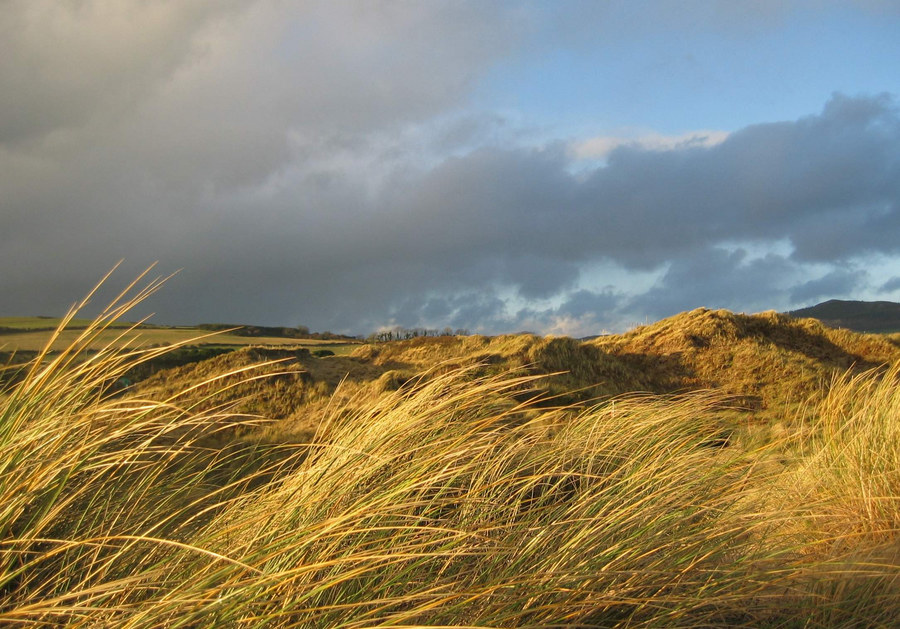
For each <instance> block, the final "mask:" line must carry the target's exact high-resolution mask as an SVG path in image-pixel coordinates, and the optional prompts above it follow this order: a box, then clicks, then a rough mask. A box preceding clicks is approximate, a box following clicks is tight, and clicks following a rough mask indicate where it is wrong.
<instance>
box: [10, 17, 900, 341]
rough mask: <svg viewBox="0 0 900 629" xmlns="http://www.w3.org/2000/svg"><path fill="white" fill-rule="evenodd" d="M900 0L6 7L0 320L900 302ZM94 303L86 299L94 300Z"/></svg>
mask: <svg viewBox="0 0 900 629" xmlns="http://www.w3.org/2000/svg"><path fill="white" fill-rule="evenodd" d="M898 34H900V3H898V2H894V1H893V0H884V1H878V0H867V1H864V0H860V1H858V2H849V1H842V2H829V1H827V0H819V1H815V2H812V1H810V2H805V1H801V0H796V1H787V2H784V1H781V0H778V1H768V0H759V1H756V2H741V3H737V2H732V1H731V0H721V1H715V0H688V1H686V2H675V1H669V0H627V1H618V0H609V1H603V2H594V1H585V2H579V1H576V0H560V1H545V2H539V1H531V2H529V1H522V2H511V1H509V2H505V1H501V0H496V1H491V2H484V1H472V2H466V1H461V0H430V1H429V2H419V1H399V0H398V1H390V2H389V1H384V2H380V1H375V0H371V1H363V0H360V1H358V2H356V1H354V2H349V1H347V2H335V1H321V2H319V1H316V0H307V1H304V2H288V1H286V0H284V1H282V0H239V1H238V0H189V1H183V0H169V1H166V0H160V1H156V2H143V1H138V0H134V1H128V0H121V1H114V0H82V1H75V0H71V1H58V0H0V42H2V44H0V48H2V54H0V269H2V273H0V316H12V315H46V316H60V315H61V314H63V313H64V312H65V311H66V310H67V309H68V307H69V306H70V305H71V304H72V303H74V302H76V301H77V300H79V299H80V298H81V297H82V296H84V295H85V294H86V293H87V292H88V291H89V290H90V288H92V286H93V285H94V284H95V283H96V281H97V280H99V279H100V277H102V276H103V275H104V274H105V273H106V272H107V271H108V270H110V269H111V268H112V267H113V266H114V265H115V264H116V263H117V262H118V261H119V260H123V262H122V264H121V266H120V267H119V268H118V269H117V271H116V273H115V274H114V275H113V277H112V279H111V280H110V281H109V284H108V289H107V290H113V289H117V288H120V287H121V286H123V285H124V284H127V283H128V282H129V281H130V280H131V279H132V278H133V277H134V276H136V275H137V274H138V273H139V272H140V271H142V270H143V269H145V268H146V267H148V266H149V265H151V264H153V263H154V262H155V263H157V264H156V267H155V268H154V271H153V273H160V274H163V275H168V274H169V273H172V272H176V271H177V273H176V274H175V276H174V277H173V278H171V279H170V280H169V281H168V282H167V283H166V285H165V286H164V287H163V288H162V290H161V291H159V292H158V293H157V294H156V295H154V296H153V297H152V298H151V299H150V300H148V301H147V302H146V303H145V304H143V305H141V306H140V309H139V311H137V312H136V313H135V315H136V316H145V315H146V314H150V313H154V316H153V318H152V319H151V320H152V321H154V322H157V323H166V324H195V323H201V322H228V323H250V324H257V325H284V326H296V325H305V326H308V327H309V328H311V329H313V330H318V331H325V330H329V331H332V332H342V333H350V334H368V333H371V332H373V331H376V330H379V329H382V328H385V327H392V326H398V325H399V326H404V327H427V328H438V329H443V328H445V327H451V328H453V329H458V328H463V329H466V330H469V331H471V332H479V333H485V334H496V333H504V332H520V331H526V330H527V331H532V332H536V333H540V334H566V335H572V336H587V335H593V334H600V333H604V332H618V331H622V330H625V329H628V328H629V327H632V326H634V325H636V324H639V323H647V322H650V321H655V320H658V319H660V318H663V317H667V316H670V315H673V314H676V313H678V312H681V311H684V310H691V309H694V308H697V307H707V308H728V309H730V310H733V311H735V312H758V311H762V310H770V309H774V310H779V311H786V310H790V309H796V308H800V307H803V306H808V305H812V304H815V303H818V302H821V301H825V300H827V299H832V298H838V299H866V300H892V301H900V71H898V69H897V59H900V36H898ZM105 295H106V294H105V293H101V294H100V295H99V296H98V297H97V298H96V299H95V306H94V307H96V305H98V304H99V303H100V302H101V301H102V299H103V298H104V297H105Z"/></svg>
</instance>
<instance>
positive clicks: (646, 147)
mask: <svg viewBox="0 0 900 629" xmlns="http://www.w3.org/2000/svg"><path fill="white" fill-rule="evenodd" d="M728 135H729V134H728V132H727V131H716V130H702V131H687V132H685V133H682V134H679V135H662V134H660V133H654V132H650V133H635V134H634V135H632V136H624V137H621V136H598V137H594V138H588V139H587V140H578V141H577V142H574V143H573V145H572V148H571V151H572V155H573V157H574V158H575V159H606V158H607V157H608V156H609V154H610V153H612V152H613V151H614V150H616V149H617V148H619V147H625V148H629V149H632V150H642V151H672V150H683V149H688V148H709V147H711V146H715V145H716V144H721V143H722V142H724V141H725V140H726V139H727V138H728Z"/></svg>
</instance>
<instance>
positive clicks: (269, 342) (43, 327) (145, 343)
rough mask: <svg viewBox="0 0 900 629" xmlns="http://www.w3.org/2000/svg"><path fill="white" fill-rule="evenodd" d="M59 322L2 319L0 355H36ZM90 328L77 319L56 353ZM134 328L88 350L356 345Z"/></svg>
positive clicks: (107, 334) (338, 348)
mask: <svg viewBox="0 0 900 629" xmlns="http://www.w3.org/2000/svg"><path fill="white" fill-rule="evenodd" d="M58 323H59V319H50V318H43V317H4V318H0V351H6V352H10V351H24V352H35V351H38V350H40V349H42V348H43V347H44V346H45V344H46V343H47V340H48V339H49V338H50V335H51V334H52V332H53V330H55V326H56V325H57V324H58ZM90 324H91V321H90V320H89V319H75V320H73V321H72V322H71V323H70V325H69V326H67V329H66V330H64V331H63V332H62V333H61V334H60V335H59V337H58V338H57V339H56V340H55V341H54V342H53V344H52V345H51V349H52V350H53V351H60V350H62V349H64V348H66V347H68V346H70V345H71V344H72V343H73V342H74V341H75V340H76V338H77V337H78V335H79V334H81V332H82V331H83V330H84V329H85V327H87V326H88V325H90ZM132 326H133V324H130V323H123V322H113V323H112V324H111V325H110V326H109V327H108V328H107V329H106V330H104V331H103V333H102V334H99V335H96V336H95V337H94V338H93V340H92V343H91V345H90V347H89V349H92V350H97V349H100V348H102V347H105V346H106V345H109V344H115V345H117V346H120V347H122V348H128V349H133V348H137V347H155V346H162V345H184V344H190V345H195V346H201V345H215V346H219V347H226V346H233V347H246V346H248V345H265V346H291V347H311V348H324V347H327V348H328V349H330V350H332V351H334V352H335V353H346V352H348V351H351V350H352V349H353V346H354V343H351V342H348V341H347V340H323V339H297V338H289V337H282V336H239V335H237V334H230V333H227V332H216V333H215V334H211V333H210V332H209V331H206V330H202V329H199V328H195V327H188V326H185V327H169V326H153V325H142V326H140V327H139V328H137V329H134V330H133V331H132V330H130V328H131V327H132Z"/></svg>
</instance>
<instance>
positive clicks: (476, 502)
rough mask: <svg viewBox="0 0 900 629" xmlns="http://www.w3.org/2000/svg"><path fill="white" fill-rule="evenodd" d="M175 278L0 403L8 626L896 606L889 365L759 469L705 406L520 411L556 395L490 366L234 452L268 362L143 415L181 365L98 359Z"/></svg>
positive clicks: (800, 611)
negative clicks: (148, 378)
mask: <svg viewBox="0 0 900 629" xmlns="http://www.w3.org/2000/svg"><path fill="white" fill-rule="evenodd" d="M158 284H159V282H158V281H150V282H149V283H148V284H147V285H146V286H144V287H143V288H141V287H136V286H131V287H129V288H130V289H132V292H131V293H128V292H127V291H126V293H123V295H122V296H121V297H120V299H119V300H118V301H117V302H115V303H114V304H113V305H112V306H111V307H110V308H109V309H107V310H106V311H105V312H104V313H103V315H102V316H101V318H99V319H98V320H97V321H96V322H95V323H93V324H92V325H91V326H89V327H88V328H86V329H84V330H83V331H81V332H80V334H79V336H78V339H77V342H75V343H73V344H71V345H70V346H69V347H68V348H67V349H66V350H65V351H63V352H61V353H59V354H52V355H51V354H50V353H49V352H44V353H43V354H42V355H40V356H38V357H37V358H36V359H35V360H34V361H33V362H32V363H31V364H30V366H29V367H28V368H27V370H26V373H27V375H25V376H24V378H23V379H21V380H20V381H18V382H17V383H16V384H15V385H13V386H12V387H11V388H10V389H9V390H7V391H6V392H5V394H4V396H3V398H2V400H0V446H2V450H0V453H2V454H0V531H2V535H0V624H13V623H30V624H41V623H43V624H47V625H59V624H66V625H73V626H79V625H83V626H123V627H162V626H165V627H196V626H240V627H273V626H275V627H278V626H284V627H289V626H290V627H376V626H395V627H396V626H454V627H561V626H564V627H609V626H658V627H669V626H735V625H740V626H771V627H776V626H777V627H784V626H788V627H791V626H798V627H799V626H821V627H826V626H873V625H874V626H877V625H884V624H890V623H892V622H894V621H895V620H896V618H897V617H898V616H897V615H898V614H900V597H898V590H897V585H898V583H897V581H896V579H897V570H896V567H897V557H898V552H897V549H898V546H897V535H896V533H897V529H898V522H900V518H898V515H900V508H898V499H897V495H898V494H897V490H898V488H900V487H898V485H900V477H898V472H897V470H898V469H900V460H898V458H900V454H898V453H900V447H898V445H897V444H898V442H900V440H898V437H900V435H898V429H897V425H898V423H897V420H898V418H897V411H898V401H897V400H898V395H897V386H896V385H897V379H898V373H897V369H896V368H895V369H892V370H889V371H888V372H887V373H886V374H885V375H873V374H869V375H866V376H857V377H848V379H847V380H845V381H842V382H840V383H838V384H837V385H835V386H834V387H832V391H831V395H830V397H829V398H828V399H827V400H826V401H825V402H824V403H823V405H822V407H821V408H819V409H818V411H817V412H816V413H814V414H815V415H816V416H818V417H819V418H820V421H819V423H818V424H816V425H815V426H813V427H809V428H808V430H807V431H806V432H804V433H802V439H801V441H802V442H801V443H799V444H796V445H793V447H794V448H795V449H796V450H797V451H799V452H801V453H802V456H801V458H800V459H799V462H798V463H797V464H795V465H793V466H791V467H788V468H786V469H784V470H782V469H781V468H780V467H777V466H775V467H773V466H769V465H763V464H761V463H760V462H762V461H765V460H767V458H768V457H771V456H772V454H773V449H772V448H774V447H775V446H772V445H771V444H766V445H760V446H759V450H756V451H747V450H746V449H742V448H738V447H732V446H729V445H728V442H727V441H726V440H723V424H722V419H721V417H722V415H721V408H722V402H723V401H722V399H721V397H720V396H718V395H716V394H714V393H710V392H700V393H695V394H691V395H688V396H680V397H652V396H630V397H620V398H615V399H613V400H610V401H607V402H604V403H602V404H600V405H597V406H593V407H584V406H583V405H582V406H580V407H578V408H574V407H573V408H561V409H560V408H553V407H552V406H551V405H549V404H546V403H544V404H538V405H536V401H535V400H531V401H529V402H521V400H523V399H529V396H527V395H525V396H523V395H522V392H523V390H526V389H529V388H534V389H535V390H538V389H540V388H541V386H542V379H541V378H536V377H532V376H522V375H519V376H514V375H512V374H509V373H506V374H504V373H500V374H495V375H485V374H484V372H483V371H479V370H478V368H476V367H463V368H458V369H446V368H437V369H434V370H432V371H430V372H426V373H424V374H421V375H420V376H419V377H417V378H413V379H412V380H411V381H409V382H407V383H406V384H405V385H403V386H401V387H400V388H399V389H396V390H393V387H391V388H388V389H387V390H386V391H380V392H379V395H373V391H372V390H371V388H367V387H357V388H356V389H353V390H354V391H356V394H355V395H356V397H353V396H351V397H350V398H349V399H348V398H347V397H346V396H343V395H342V394H341V392H340V390H339V391H338V392H337V393H335V394H334V396H333V398H332V400H333V403H332V404H331V406H330V407H328V408H327V410H326V412H325V421H323V422H321V423H320V424H319V426H318V433H317V434H316V436H315V438H313V439H311V440H310V443H307V444H293V445H287V444H284V445H279V444H271V443H269V444H268V445H264V444H262V443H261V442H257V441H254V440H253V439H232V438H231V435H234V434H236V432H237V430H236V429H238V428H243V429H244V430H250V429H252V428H253V427H254V426H257V425H260V424H261V423H264V418H254V417H250V416H248V415H246V414H236V413H234V412H233V408H234V407H233V404H234V403H235V401H234V400H232V401H231V402H230V403H229V404H230V405H229V406H227V407H225V406H221V405H216V404H215V403H213V400H215V399H217V398H216V393H217V390H218V389H221V388H222V387H232V388H233V387H237V386H240V383H241V381H243V380H246V379H252V378H261V377H263V375H262V374H263V372H270V371H271V367H272V366H271V364H270V365H265V366H263V368H262V370H261V371H260V370H257V369H256V368H255V367H253V366H249V367H243V368H241V370H239V371H238V372H227V373H223V374H211V375H210V376H209V378H207V380H206V381H204V382H197V383H193V384H191V385H187V386H186V388H185V389H184V390H181V391H176V392H167V393H166V395H165V396H164V398H163V399H141V398H138V397H134V396H129V395H122V394H120V393H116V391H115V387H114V386H113V385H114V383H115V382H117V380H118V379H119V378H121V377H122V375H123V374H125V373H126V372H127V371H128V370H129V369H130V368H131V367H133V365H134V364H135V363H136V362H140V361H145V360H149V359H151V358H152V357H154V356H156V355H158V354H159V352H161V351H164V350H159V349H151V350H123V349H121V347H122V345H121V343H115V342H111V343H107V344H106V345H104V346H103V347H101V348H100V351H98V352H96V353H90V354H88V353H86V352H85V349H86V348H87V347H89V346H91V345H92V344H94V343H96V341H97V338H98V337H99V335H101V334H106V333H108V332H109V330H108V329H107V324H108V323H109V322H111V321H115V320H121V318H122V316H123V315H124V313H125V312H126V311H127V310H128V308H129V307H131V306H133V305H134V303H136V301H139V300H141V299H143V298H145V297H146V296H147V295H148V294H149V293H151V292H152V291H153V290H155V289H156V288H157V286H158ZM76 310H77V309H76ZM74 314H75V310H73V313H72V314H71V315H70V316H74ZM136 332H137V331H136V330H130V329H127V328H126V329H122V330H117V333H118V334H121V335H130V334H135V333H136ZM557 345H558V344H557ZM551 349H553V350H554V351H555V352H557V353H558V354H559V355H560V356H562V354H560V352H563V350H565V351H572V352H574V351H576V349H577V348H572V349H570V348H569V346H568V345H564V346H561V348H557V347H556V346H555V345H554V346H553V347H552V348H551ZM554 355H556V354H554ZM560 360H562V359H560ZM563 362H564V361H563ZM563 366H564V365H563V364H560V365H554V367H563ZM265 377H271V376H270V375H266V376H265ZM261 382H264V380H262V381H261ZM198 392H200V393H201V395H200V396H199V398H198ZM223 398H224V399H228V396H227V395H226V396H223ZM537 402H539V401H537ZM776 445H777V444H776Z"/></svg>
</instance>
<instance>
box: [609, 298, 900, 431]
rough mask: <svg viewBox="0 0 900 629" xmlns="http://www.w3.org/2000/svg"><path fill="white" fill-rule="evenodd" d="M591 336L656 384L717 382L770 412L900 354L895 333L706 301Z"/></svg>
mask: <svg viewBox="0 0 900 629" xmlns="http://www.w3.org/2000/svg"><path fill="white" fill-rule="evenodd" d="M592 344H593V345H595V346H596V347H598V348H599V349H601V350H603V351H605V352H608V353H610V354H612V355H614V356H617V357H618V358H619V359H621V360H623V361H625V362H626V363H627V364H628V365H629V366H630V367H631V368H632V369H635V370H639V371H641V372H643V373H644V374H646V378H647V379H648V380H649V382H651V383H652V388H651V389H650V390H652V391H654V392H666V391H676V390H688V389H716V390H720V391H722V392H723V393H726V394H729V395H732V396H737V398H738V399H739V400H741V401H742V402H741V403H742V404H743V405H744V406H745V407H746V408H748V409H749V410H753V411H756V412H757V414H761V415H762V416H763V417H765V418H769V419H771V418H775V417H781V416H784V415H785V414H790V413H791V412H792V411H793V410H794V409H795V408H796V406H797V405H799V404H803V403H806V402H808V401H809V400H810V398H813V399H818V398H820V397H821V395H823V394H824V392H825V391H826V389H827V387H828V385H830V383H831V382H832V380H833V379H834V378H835V377H836V376H839V375H841V374H843V373H844V372H846V371H847V370H850V371H852V372H854V373H859V372H861V371H865V370H868V369H871V368H873V367H877V366H880V365H884V364H888V363H895V362H897V361H898V360H900V348H898V346H897V345H896V343H892V342H891V341H890V339H887V338H884V337H881V336H877V335H867V334H860V333H855V332H850V331H847V330H836V329H833V328H830V327H827V326H825V325H823V324H822V323H820V322H819V321H816V320H814V319H795V318H793V317H789V316H786V315H781V314H778V313H775V312H765V313H760V314H755V315H741V314H735V313H732V312H728V311H726V310H707V309H705V308H700V309H697V310H693V311H691V312H686V313H682V314H680V315H677V316H675V317H671V318H669V319H665V320H663V321H660V322H658V323H655V324H652V325H648V326H641V327H639V328H636V329H634V330H632V331H630V332H628V333H626V334H623V335H618V336H609V337H600V338H598V339H596V340H594V341H592Z"/></svg>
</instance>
